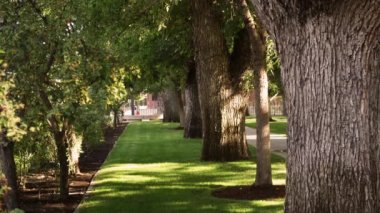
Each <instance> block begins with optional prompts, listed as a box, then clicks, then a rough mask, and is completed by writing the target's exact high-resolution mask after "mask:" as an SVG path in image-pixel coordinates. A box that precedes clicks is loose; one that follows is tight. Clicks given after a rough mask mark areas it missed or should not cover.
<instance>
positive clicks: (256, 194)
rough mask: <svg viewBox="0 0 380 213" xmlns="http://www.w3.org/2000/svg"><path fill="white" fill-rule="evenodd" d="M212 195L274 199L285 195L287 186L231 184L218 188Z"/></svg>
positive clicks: (236, 198)
mask: <svg viewBox="0 0 380 213" xmlns="http://www.w3.org/2000/svg"><path fill="white" fill-rule="evenodd" d="M212 195H213V196H214V197H217V198H225V199H234V200H273V199H278V198H284V197H285V186H284V185H273V186H252V185H249V186H230V187H225V188H222V189H217V190H215V191H213V192H212Z"/></svg>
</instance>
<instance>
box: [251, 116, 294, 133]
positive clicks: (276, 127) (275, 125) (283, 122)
mask: <svg viewBox="0 0 380 213" xmlns="http://www.w3.org/2000/svg"><path fill="white" fill-rule="evenodd" d="M273 119H275V120H276V121H273V122H270V124H269V125H270V132H271V133H276V134H286V128H287V126H288V119H287V118H286V117H285V116H273ZM245 123H246V125H247V126H249V127H251V128H256V118H254V117H253V116H248V117H247V118H246V120H245Z"/></svg>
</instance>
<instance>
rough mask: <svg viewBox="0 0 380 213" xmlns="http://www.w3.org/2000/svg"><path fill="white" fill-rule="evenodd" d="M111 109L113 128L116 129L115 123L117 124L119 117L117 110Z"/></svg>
mask: <svg viewBox="0 0 380 213" xmlns="http://www.w3.org/2000/svg"><path fill="white" fill-rule="evenodd" d="M112 111H113V128H114V129H116V128H117V125H118V124H119V117H118V110H115V109H114V110H112Z"/></svg>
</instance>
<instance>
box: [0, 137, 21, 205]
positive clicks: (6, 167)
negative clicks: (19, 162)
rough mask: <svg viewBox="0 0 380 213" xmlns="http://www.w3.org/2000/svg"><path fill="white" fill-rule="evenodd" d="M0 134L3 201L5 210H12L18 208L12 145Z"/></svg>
mask: <svg viewBox="0 0 380 213" xmlns="http://www.w3.org/2000/svg"><path fill="white" fill-rule="evenodd" d="M0 134H1V136H0V169H1V173H3V174H4V175H5V179H6V185H5V187H6V190H5V193H4V195H3V200H4V204H5V207H6V208H7V210H12V209H15V208H17V207H18V202H17V201H18V193H17V190H18V184H17V175H16V164H15V160H14V155H13V147H14V143H13V142H12V141H9V140H8V139H7V138H6V136H5V135H6V133H5V132H1V133H0Z"/></svg>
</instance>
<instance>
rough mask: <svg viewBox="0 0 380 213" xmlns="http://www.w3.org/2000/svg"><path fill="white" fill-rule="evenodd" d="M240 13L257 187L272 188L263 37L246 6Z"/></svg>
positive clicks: (264, 39) (245, 5)
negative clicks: (248, 65) (247, 50)
mask: <svg viewBox="0 0 380 213" xmlns="http://www.w3.org/2000/svg"><path fill="white" fill-rule="evenodd" d="M239 3H240V9H241V13H242V16H243V17H244V23H245V26H246V28H247V31H248V33H249V41H250V46H251V51H252V68H253V73H254V88H255V114H256V156H257V167H256V179H255V183H254V184H255V185H256V186H265V185H272V168H271V150H270V130H269V97H268V75H267V71H266V60H265V59H266V35H265V32H264V30H263V29H262V28H261V26H260V25H259V23H258V20H256V23H255V21H254V20H253V17H252V14H251V12H250V10H249V7H248V5H247V2H246V1H245V0H240V1H239Z"/></svg>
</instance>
